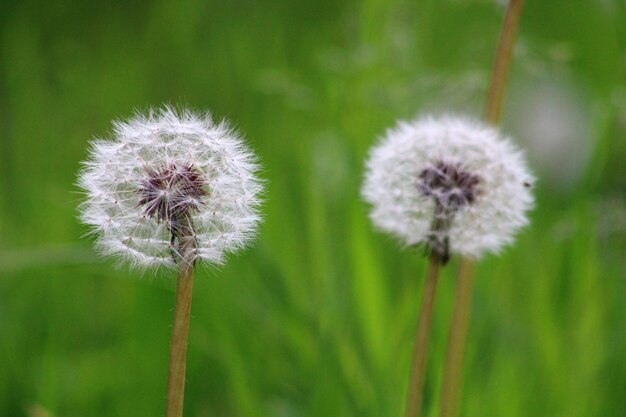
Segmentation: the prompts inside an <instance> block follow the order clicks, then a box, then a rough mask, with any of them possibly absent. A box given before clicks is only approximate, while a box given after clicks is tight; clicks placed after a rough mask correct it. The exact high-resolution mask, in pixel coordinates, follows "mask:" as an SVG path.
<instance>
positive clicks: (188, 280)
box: [166, 216, 196, 417]
mask: <svg viewBox="0 0 626 417" xmlns="http://www.w3.org/2000/svg"><path fill="white" fill-rule="evenodd" d="M179 227H180V231H179V234H178V242H179V243H178V255H179V258H178V264H179V270H178V280H177V282H176V305H175V307H174V324H173V326H172V337H171V340H170V364H169V370H168V375H167V405H166V417H182V415H183V401H184V398H185V369H186V366H187V337H188V335H189V318H190V316H191V298H192V297H191V296H192V289H193V271H194V259H195V249H196V239H195V235H194V232H193V226H192V224H191V220H190V219H188V218H187V216H184V217H183V218H181V219H180V221H179Z"/></svg>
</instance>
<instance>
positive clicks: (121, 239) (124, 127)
mask: <svg viewBox="0 0 626 417" xmlns="http://www.w3.org/2000/svg"><path fill="white" fill-rule="evenodd" d="M114 126H115V128H114V136H115V137H114V138H113V139H109V140H96V141H94V142H92V146H91V151H90V159H89V160H88V161H87V162H85V163H84V168H83V170H82V171H81V173H80V175H79V185H80V187H81V188H82V189H83V190H84V191H85V193H86V195H87V199H86V201H85V202H84V203H83V204H82V205H81V219H82V220H83V222H84V223H86V224H88V225H89V226H91V228H92V231H93V232H94V233H95V234H96V235H97V236H98V237H97V243H96V245H97V248H98V249H99V251H100V252H102V253H103V254H105V255H114V256H118V257H120V258H122V259H124V260H127V261H129V262H131V264H132V265H134V266H138V267H141V268H148V267H154V266H175V265H176V264H177V263H178V262H180V259H178V258H179V255H180V254H179V253H178V250H179V245H180V243H181V242H180V240H181V239H183V238H184V237H185V236H187V237H190V238H192V239H193V259H192V261H196V260H199V261H206V262H210V263H217V264H219V263H222V262H223V261H224V256H225V254H226V253H228V252H232V251H235V250H237V249H239V248H241V247H243V246H245V244H246V243H248V242H249V240H250V239H251V238H252V237H253V235H254V232H255V230H256V227H257V224H258V221H259V214H258V206H259V203H260V200H259V194H260V193H261V191H262V185H261V183H260V181H259V179H258V178H257V171H258V169H259V166H258V164H257V162H256V157H255V156H254V155H253V154H252V153H251V151H250V150H248V148H247V147H246V146H245V144H244V143H243V141H242V140H241V139H240V138H239V137H238V135H237V134H236V133H235V132H234V131H233V130H232V129H231V128H230V127H229V126H228V125H227V124H226V123H224V122H222V123H214V122H213V120H212V119H211V117H210V116H209V115H199V114H195V113H192V112H190V111H175V110H173V109H171V108H168V107H166V108H164V109H162V110H158V111H151V112H150V113H149V114H148V115H147V116H143V115H137V116H135V117H134V118H132V119H131V120H129V121H127V122H116V123H115V124H114Z"/></svg>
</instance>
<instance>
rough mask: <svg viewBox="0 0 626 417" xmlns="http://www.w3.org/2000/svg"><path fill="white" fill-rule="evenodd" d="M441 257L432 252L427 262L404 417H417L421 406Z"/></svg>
mask: <svg viewBox="0 0 626 417" xmlns="http://www.w3.org/2000/svg"><path fill="white" fill-rule="evenodd" d="M440 266H441V257H440V255H439V254H437V253H435V252H433V254H432V255H431V256H430V261H429V262H428V270H427V271H426V281H425V282H424V293H423V295H422V305H421V308H420V315H419V322H418V324H417V331H416V334H415V346H414V347H413V364H412V365H411V379H410V382H409V389H408V393H407V402H406V417H419V415H420V411H421V405H422V398H423V390H424V379H425V371H426V357H427V356H428V340H429V338H430V327H431V323H432V316H433V306H434V302H435V293H436V291H437V281H438V280H439V268H440Z"/></svg>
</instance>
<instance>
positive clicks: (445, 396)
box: [439, 0, 524, 417]
mask: <svg viewBox="0 0 626 417" xmlns="http://www.w3.org/2000/svg"><path fill="white" fill-rule="evenodd" d="M523 5H524V0H510V1H509V4H508V6H507V10H506V15H505V18H504V23H503V24H502V30H501V32H500V40H499V42H498V48H497V50H496V59H495V63H494V66H493V72H492V76H491V83H490V86H489V93H488V95H487V103H486V106H485V116H484V117H485V121H486V122H487V123H490V124H492V125H497V124H498V122H499V120H500V114H501V111H502V103H503V100H504V93H505V91H506V83H507V79H508V75H509V72H510V68H511V62H512V60H513V46H514V44H515V39H516V37H517V30H518V28H519V22H520V19H521V15H522V8H523ZM474 278H475V264H474V262H473V261H472V260H471V259H468V258H462V259H461V264H460V266H459V272H458V277H457V288H456V295H455V300H454V313H453V316H452V324H451V327H450V334H449V336H448V348H447V352H446V363H445V367H444V372H443V382H442V391H441V405H440V408H439V415H440V417H455V416H456V415H457V413H458V409H459V401H460V393H461V386H462V381H463V357H464V353H465V344H466V341H467V331H468V325H469V316H470V307H471V300H472V288H473V284H474Z"/></svg>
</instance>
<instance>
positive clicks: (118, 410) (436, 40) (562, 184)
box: [0, 0, 626, 417]
mask: <svg viewBox="0 0 626 417" xmlns="http://www.w3.org/2000/svg"><path fill="white" fill-rule="evenodd" d="M1 3H2V4H0V6H2V7H1V10H2V12H1V13H0V54H1V55H0V415H2V416H7V417H19V416H29V417H50V416H55V417H62V416H92V417H99V416H109V417H110V416H116V417H123V416H133V417H135V416H158V415H163V414H164V411H163V410H164V406H165V385H166V374H167V358H168V348H169V346H168V344H169V333H170V326H171V320H172V306H173V300H174V294H173V292H172V289H173V288H174V280H173V277H172V274H170V273H147V274H143V275H141V274H139V273H137V272H134V271H130V270H128V269H127V268H116V267H115V265H114V263H113V262H112V261H108V260H102V259H99V258H98V257H97V256H96V255H95V254H94V253H93V252H92V249H91V242H90V240H89V239H86V238H82V234H83V233H84V232H85V231H86V229H85V227H84V226H82V225H80V224H79V222H78V221H77V220H76V215H77V211H76V205H77V203H78V202H79V201H80V200H81V195H80V194H79V193H78V190H77V187H76V186H75V185H74V182H75V180H76V172H77V170H78V168H79V165H80V161H81V160H83V159H84V158H85V157H86V155H87V152H86V149H87V143H88V141H89V140H90V139H92V138H93V137H106V136H107V135H108V132H110V129H111V121H112V120H114V119H125V118H128V117H130V116H131V115H132V114H133V112H134V111H135V110H142V111H143V110H146V109H147V108H149V107H150V106H160V105H161V104H163V103H171V104H174V105H177V106H181V107H190V108H193V109H197V110H206V109H210V110H211V111H212V112H213V114H214V115H215V117H216V118H219V119H221V118H227V119H229V120H231V121H232V122H233V123H234V124H235V125H236V127H237V128H238V130H239V131H240V132H242V134H244V135H245V137H246V138H247V140H248V143H249V144H250V146H251V147H252V148H253V149H255V150H256V152H257V153H258V154H259V155H260V157H261V160H262V163H263V165H264V167H265V169H264V171H263V173H262V175H263V177H264V178H265V179H266V180H267V193H266V196H265V198H266V203H265V204H264V206H263V214H264V218H265V221H264V223H263V225H262V226H261V228H260V231H259V235H258V240H257V241H256V243H255V244H254V246H253V247H251V248H250V249H248V250H246V251H244V252H242V253H239V254H237V255H235V256H232V257H231V258H230V262H229V263H228V264H227V265H226V266H223V267H220V268H215V267H204V268H202V269H201V270H200V271H199V272H198V273H197V275H196V277H197V278H196V284H195V289H194V300H193V302H194V304H193V309H192V310H193V317H192V323H191V334H190V341H189V355H188V373H187V380H188V383H187V391H186V415H187V416H198V417H203V416H221V417H233V416H241V417H248V416H251V417H256V416H259V417H261V416H272V417H287V416H289V417H298V416H302V417H305V416H319V417H328V416H333V417H340V416H372V417H388V416H401V415H402V413H403V408H404V398H405V390H406V385H407V380H408V366H409V362H410V351H411V347H412V341H413V334H414V329H415V325H416V322H417V312H418V307H419V300H420V294H421V290H422V276H423V273H424V270H425V261H424V259H423V258H422V257H421V254H420V253H419V252H416V251H414V250H410V249H404V248H401V247H400V245H398V244H397V243H396V242H394V240H393V239H392V238H390V237H388V236H385V235H382V234H380V233H377V232H375V231H374V230H372V227H371V224H370V222H369V220H368V218H367V207H366V206H365V205H364V204H363V203H362V202H361V201H360V198H359V188H360V183H361V179H362V172H363V161H364V158H365V157H366V155H367V150H368V148H369V147H370V146H371V145H372V144H373V143H375V140H376V138H377V137H379V136H380V135H382V134H383V133H384V131H385V129H386V128H388V127H392V126H393V125H394V124H395V123H396V121H397V120H398V119H409V118H412V117H414V116H415V115H417V114H421V113H425V112H435V113H438V112H442V111H453V112H464V113H467V114H470V115H473V116H476V117H480V115H481V113H482V106H483V102H484V100H483V97H484V96H485V91H486V86H487V83H488V79H489V72H490V68H491V63H492V59H493V54H494V49H495V45H496V42H497V36H498V32H499V27H500V23H501V18H502V15H503V11H504V8H503V6H502V3H503V2H497V1H491V0H475V1H462V0H455V1H453V0H447V1H439V0H437V1H436V0H428V1H421V0H414V1H400V0H364V1H329V0H321V1H294V0H284V1H276V0H272V1H252V0H239V1H224V2H219V1H209V2H205V1H200V0H191V1H181V2H174V1H168V0H155V1H145V2H140V1H126V2H111V1H93V2H88V1H82V2H80V1H67V0H65V1H64V0H57V1H24V2H17V1H10V2H9V1H3V2H1ZM625 35H626V13H625V12H624V3H623V2H622V1H619V0H603V1H600V0H594V1H592V0H551V1H530V0H529V1H528V2H527V6H526V9H525V12H524V16H523V20H522V27H521V32H520V38H519V43H518V45H517V50H516V58H515V62H514V68H513V72H512V74H511V77H510V81H511V83H510V89H509V95H508V97H507V100H506V103H505V110H504V116H505V119H504V123H503V130H504V131H505V132H507V133H513V135H514V136H515V137H516V138H518V143H520V145H521V146H522V147H525V148H527V149H528V150H529V152H528V154H529V159H530V164H531V166H533V168H534V170H535V173H536V174H537V176H538V186H537V189H536V196H537V207H536V209H535V210H534V211H533V213H532V214H531V217H532V225H531V226H530V227H529V228H527V229H525V230H524V231H523V233H521V234H520V236H519V238H518V240H517V242H516V244H515V245H514V246H513V247H510V248H508V249H506V250H505V251H504V252H503V253H502V254H501V256H498V257H496V256H489V257H487V258H486V259H484V260H483V261H482V262H481V263H480V264H479V267H478V279H477V286H476V288H475V292H474V298H473V310H472V316H471V327H470V336H469V345H468V352H467V357H466V359H467V360H466V366H465V385H464V396H463V402H462V414H463V415H464V416H476V417H489V416H494V417H513V416H519V417H527V416H550V417H555V416H563V417H576V416H580V417H590V416H602V417H617V416H624V415H626V411H625V410H626V405H625V403H626V399H625V396H626V355H625V351H626V315H625V308H624V306H625V304H626V303H625V300H626V280H625V275H626V272H625V271H626V261H625V256H624V254H625V253H626V202H625V201H626V162H625V161H626V140H625V138H626V83H625V76H624V66H625V65H626V55H625V48H626V36H625ZM539 119H541V123H539V122H538V121H537V120H539ZM457 266H458V261H457V260H454V261H453V262H451V264H450V265H449V266H448V267H447V268H446V269H445V270H444V273H443V276H442V281H441V287H440V289H439V293H438V297H437V300H436V301H437V302H436V311H435V322H434V325H433V339H432V343H431V351H430V352H431V356H430V359H431V361H430V366H429V368H428V376H427V379H428V380H427V386H426V397H425V400H426V404H425V407H426V408H427V410H428V412H427V415H429V416H434V415H436V412H437V402H438V401H437V400H438V397H439V385H440V382H441V381H440V380H441V378H440V375H441V370H442V363H443V359H444V352H445V344H446V335H447V329H448V325H449V320H450V316H451V302H452V296H453V290H454V277H455V271H456V268H457Z"/></svg>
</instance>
